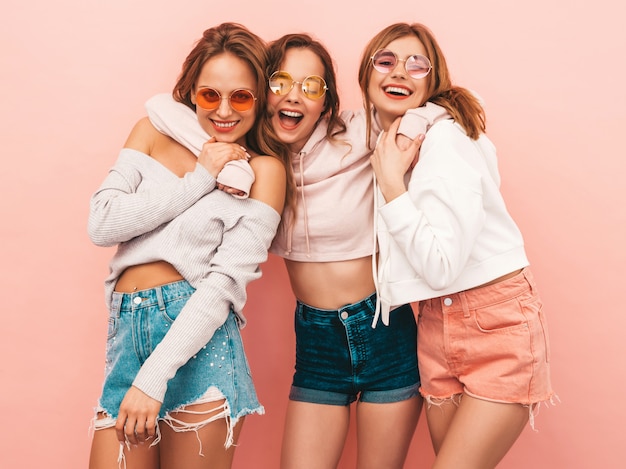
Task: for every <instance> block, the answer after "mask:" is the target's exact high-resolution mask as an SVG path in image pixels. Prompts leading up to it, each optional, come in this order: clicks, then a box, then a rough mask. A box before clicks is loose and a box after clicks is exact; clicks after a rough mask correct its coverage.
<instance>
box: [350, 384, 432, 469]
mask: <svg viewBox="0 0 626 469" xmlns="http://www.w3.org/2000/svg"><path fill="white" fill-rule="evenodd" d="M421 410H422V398H421V397H419V396H415V397H413V398H411V399H408V400H405V401H401V402H393V403H388V404H372V403H368V402H359V403H358V404H357V414H356V421H357V444H358V455H357V468H358V469H402V468H403V467H404V461H405V459H406V456H407V453H408V451H409V446H410V444H411V439H412V438H413V434H414V433H415V427H416V426H417V421H418V419H419V416H420V412H421Z"/></svg>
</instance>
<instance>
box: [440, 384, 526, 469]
mask: <svg viewBox="0 0 626 469" xmlns="http://www.w3.org/2000/svg"><path fill="white" fill-rule="evenodd" d="M449 404H450V405H454V404H452V403H449ZM448 410H451V408H450V407H449V406H447V407H446V409H445V412H440V410H438V409H437V407H436V406H432V407H431V408H430V409H429V411H428V423H429V428H430V425H431V422H432V424H433V428H434V429H435V431H436V432H438V434H437V435H436V437H433V441H435V439H436V440H437V442H438V443H437V446H436V448H437V447H438V448H439V449H438V450H436V452H437V458H436V459H435V464H434V465H433V468H435V469H442V468H444V469H449V468H458V467H463V468H464V469H489V468H494V467H496V465H497V464H498V463H499V462H500V461H501V460H502V458H503V457H504V455H505V454H506V453H507V452H508V451H509V449H510V448H511V446H513V443H515V441H516V440H517V438H518V437H519V435H520V434H521V433H522V430H523V429H524V427H525V426H526V423H527V422H528V408H527V407H524V406H522V405H520V404H500V403H497V402H490V401H485V400H482V399H476V398H473V397H470V396H468V395H463V398H462V399H461V402H460V403H459V407H458V409H457V410H456V412H454V411H452V412H447V411H448ZM446 412H447V415H446ZM450 415H452V418H451V419H450ZM446 425H447V431H446V432H445V433H444V434H441V432H442V429H444V428H445V427H446Z"/></svg>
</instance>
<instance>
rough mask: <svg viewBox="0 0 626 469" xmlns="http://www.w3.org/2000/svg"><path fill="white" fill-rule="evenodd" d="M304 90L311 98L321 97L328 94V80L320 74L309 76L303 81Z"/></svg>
mask: <svg viewBox="0 0 626 469" xmlns="http://www.w3.org/2000/svg"><path fill="white" fill-rule="evenodd" d="M302 92H303V93H304V94H305V96H306V97H307V98H309V99H320V98H321V97H322V96H324V95H325V94H326V82H325V81H324V79H323V78H322V77H320V76H317V75H311V76H308V77H306V78H305V79H304V82H302Z"/></svg>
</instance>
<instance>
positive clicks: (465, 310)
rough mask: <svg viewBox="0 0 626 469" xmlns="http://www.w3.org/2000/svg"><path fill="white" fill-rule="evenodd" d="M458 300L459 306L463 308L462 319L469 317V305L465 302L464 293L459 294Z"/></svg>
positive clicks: (465, 296)
mask: <svg viewBox="0 0 626 469" xmlns="http://www.w3.org/2000/svg"><path fill="white" fill-rule="evenodd" d="M459 300H460V301H461V305H462V306H463V317H464V318H469V317H470V310H469V303H468V301H467V295H466V294H465V292H464V291H462V292H459Z"/></svg>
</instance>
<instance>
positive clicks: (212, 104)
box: [196, 88, 221, 110]
mask: <svg viewBox="0 0 626 469" xmlns="http://www.w3.org/2000/svg"><path fill="white" fill-rule="evenodd" d="M220 99H221V98H220V94H219V93H218V92H217V90H214V89H213V88H200V89H199V90H198V94H197V95H196V103H198V106H200V107H201V108H202V109H208V110H212V109H216V108H218V107H219V105H220Z"/></svg>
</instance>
